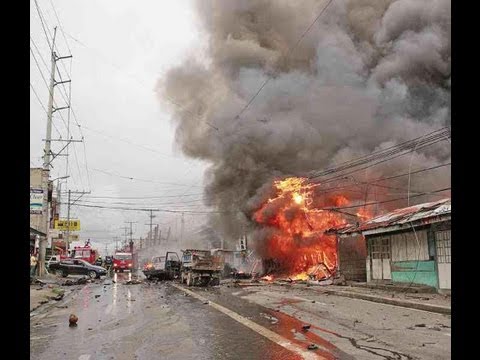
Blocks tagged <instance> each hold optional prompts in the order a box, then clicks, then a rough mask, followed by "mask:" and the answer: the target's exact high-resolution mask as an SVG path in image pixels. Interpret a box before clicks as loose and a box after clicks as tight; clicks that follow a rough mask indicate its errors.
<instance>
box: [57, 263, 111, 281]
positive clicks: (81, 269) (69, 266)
mask: <svg viewBox="0 0 480 360" xmlns="http://www.w3.org/2000/svg"><path fill="white" fill-rule="evenodd" d="M50 270H51V271H53V272H55V274H57V275H60V276H62V277H67V276H68V275H88V277H90V278H91V279H98V278H100V276H102V275H107V269H105V268H103V267H101V266H96V265H92V264H90V263H88V262H86V261H85V260H82V259H68V260H63V261H60V262H59V263H56V264H51V265H50Z"/></svg>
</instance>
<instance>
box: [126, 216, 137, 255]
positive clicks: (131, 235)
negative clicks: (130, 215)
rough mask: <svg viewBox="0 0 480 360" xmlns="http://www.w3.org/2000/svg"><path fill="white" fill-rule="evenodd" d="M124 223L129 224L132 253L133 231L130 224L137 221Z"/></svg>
mask: <svg viewBox="0 0 480 360" xmlns="http://www.w3.org/2000/svg"><path fill="white" fill-rule="evenodd" d="M125 223H126V224H130V243H129V245H130V251H132V253H133V231H132V224H135V223H137V222H136V221H125Z"/></svg>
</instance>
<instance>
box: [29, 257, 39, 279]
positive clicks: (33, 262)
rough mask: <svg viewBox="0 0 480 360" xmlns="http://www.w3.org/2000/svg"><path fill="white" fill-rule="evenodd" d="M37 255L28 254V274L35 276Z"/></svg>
mask: <svg viewBox="0 0 480 360" xmlns="http://www.w3.org/2000/svg"><path fill="white" fill-rule="evenodd" d="M37 264H38V261H37V256H36V254H33V253H32V255H31V256H30V276H35V274H36V273H37Z"/></svg>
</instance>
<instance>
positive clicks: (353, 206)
mask: <svg viewBox="0 0 480 360" xmlns="http://www.w3.org/2000/svg"><path fill="white" fill-rule="evenodd" d="M448 190H451V187H447V188H443V189H438V190H434V191H429V192H424V193H420V194H416V195H412V196H410V198H413V197H419V196H425V195H431V194H436V193H439V192H444V191H448ZM406 199H407V197H401V198H397V199H390V200H382V201H373V202H369V203H364V204H359V205H349V206H341V207H328V208H323V209H321V210H342V209H354V208H359V207H364V206H371V205H378V204H385V203H389V202H394V201H399V200H406Z"/></svg>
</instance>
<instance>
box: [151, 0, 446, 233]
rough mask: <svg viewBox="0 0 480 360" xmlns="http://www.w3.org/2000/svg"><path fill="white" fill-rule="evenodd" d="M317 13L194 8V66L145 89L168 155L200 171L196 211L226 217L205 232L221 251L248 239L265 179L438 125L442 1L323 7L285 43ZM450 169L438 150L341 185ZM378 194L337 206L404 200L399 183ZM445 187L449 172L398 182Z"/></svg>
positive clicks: (285, 2) (246, 1)
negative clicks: (158, 115)
mask: <svg viewBox="0 0 480 360" xmlns="http://www.w3.org/2000/svg"><path fill="white" fill-rule="evenodd" d="M326 4H327V1H326V0H315V1H314V0H304V1H290V0H270V1H261V0H255V1H254V0H232V1H225V0H209V1H207V0H199V1H198V2H197V9H198V16H199V19H200V20H201V21H200V22H201V24H202V27H203V29H204V30H205V31H206V32H207V34H208V41H209V42H208V44H209V46H208V53H207V56H206V60H205V59H204V60H203V61H200V60H198V59H197V58H193V57H192V58H190V59H187V60H186V61H185V62H184V63H183V64H181V65H179V66H177V67H175V68H173V69H171V70H170V71H169V72H168V74H167V75H166V77H165V78H163V79H161V81H160V82H159V84H158V94H159V97H160V99H161V100H162V101H164V102H165V104H166V105H167V104H168V105H169V107H170V109H171V112H172V114H173V118H174V121H175V123H176V124H177V128H176V142H177V144H178V146H179V147H180V148H181V150H182V151H183V152H184V153H185V154H186V155H188V156H191V157H194V158H200V159H204V160H207V161H209V162H210V163H211V166H210V168H209V169H208V171H207V172H206V174H205V181H206V190H205V191H206V194H207V198H208V205H211V206H213V207H214V208H215V209H218V210H221V211H225V212H231V213H227V214H222V215H218V216H216V217H213V218H212V219H211V225H212V226H214V227H215V228H216V229H218V230H219V231H220V232H221V233H222V234H223V236H225V238H226V239H227V240H236V239H237V238H238V236H239V235H240V234H241V233H242V232H243V231H246V230H248V228H249V226H251V215H252V212H253V211H254V210H255V209H257V208H258V206H259V205H260V204H261V202H262V201H264V200H265V199H266V198H268V195H269V192H270V191H271V185H272V180H273V179H274V178H279V177H285V176H302V175H303V176H305V175H306V174H308V173H309V172H310V171H313V170H321V169H324V168H326V167H329V166H333V165H335V164H339V163H342V162H344V161H347V160H350V159H353V158H357V157H359V156H361V155H365V154H369V153H371V152H372V151H374V150H378V149H380V148H384V147H387V146H391V145H394V144H398V143H401V142H403V141H406V140H409V139H412V138H415V137H418V136H421V135H423V134H426V133H428V132H430V131H433V130H436V129H438V128H441V127H443V126H446V125H449V123H450V39H451V36H450V27H451V26H450V19H451V18H450V1H449V0H423V1H418V0H397V1H391V0H353V1H347V0H333V2H332V3H331V4H330V6H329V7H328V8H327V9H326V11H325V12H324V13H323V14H322V16H321V17H320V18H319V20H318V21H317V22H316V23H315V25H314V26H313V27H312V28H311V30H310V31H309V32H308V33H307V34H306V35H305V36H304V37H303V38H302V39H301V41H300V42H298V40H299V38H300V37H301V35H302V33H304V31H305V30H306V29H307V28H308V26H309V25H310V24H311V23H312V22H313V20H314V19H315V17H316V16H317V15H318V14H319V12H320V11H321V9H322V8H323V7H324V6H325V5H326ZM297 42H298V44H297ZM292 49H293V50H292ZM269 77H271V80H270V81H269V82H268V84H267V85H266V86H265V88H264V89H263V90H262V91H261V92H260V93H259V95H258V96H257V97H256V99H255V100H254V101H253V102H252V103H251V104H250V106H249V107H248V108H247V110H246V111H244V112H243V113H242V114H241V116H240V117H236V116H237V114H238V113H239V112H240V111H241V110H242V108H243V107H244V106H245V105H246V104H247V103H248V101H249V100H250V99H251V97H252V96H253V95H254V94H255V93H256V92H257V90H258V89H259V87H260V86H261V85H262V83H263V82H264V81H265V80H266V79H267V78H269ZM167 98H169V99H174V100H175V102H176V103H178V104H182V108H180V107H178V106H173V105H172V104H171V103H169V102H168V101H167V100H166V99H167ZM449 160H450V143H449V142H448V141H444V142H441V143H438V144H436V145H434V146H431V147H427V148H425V149H422V150H420V151H417V152H416V153H415V154H414V155H413V157H411V156H410V155H407V156H403V157H400V158H398V159H397V160H395V161H392V162H388V163H386V164H384V165H383V166H375V167H372V168H369V169H368V170H366V171H362V172H359V173H356V174H354V176H355V179H356V180H357V181H365V180H368V179H373V178H376V177H380V176H384V175H392V174H397V173H402V172H408V169H409V167H410V165H411V168H412V169H418V168H423V167H429V166H433V165H435V164H441V163H445V162H448V161H449ZM320 180H321V179H320ZM382 184H384V185H386V184H389V185H392V186H394V187H396V188H399V189H400V190H393V189H390V190H387V189H385V188H377V187H375V186H372V187H371V188H369V189H368V191H366V189H365V186H363V187H359V188H353V189H354V190H356V191H351V190H349V192H348V191H346V192H344V194H345V195H346V196H347V197H349V198H350V199H352V200H360V199H361V200H362V201H364V200H365V198H367V199H368V200H369V201H370V200H371V201H373V200H374V199H376V200H381V199H392V198H393V199H394V198H395V197H403V196H405V195H406V194H405V192H406V191H403V192H402V189H406V187H407V178H406V177H404V178H399V179H396V180H395V182H392V183H382ZM449 185H450V168H449V167H443V168H440V169H437V170H432V171H429V172H424V173H420V174H418V175H413V176H412V178H411V191H414V192H424V191H432V190H436V189H439V188H442V187H448V186H449ZM350 189H352V188H350ZM447 195H448V193H442V194H440V196H423V197H416V198H414V199H412V200H411V201H410V204H414V203H418V202H420V201H422V202H423V201H433V200H435V199H440V198H441V197H442V196H447ZM385 205H386V206H387V205H388V206H394V205H398V206H405V205H406V202H405V201H403V202H401V203H398V204H391V203H389V204H385ZM238 210H240V211H241V212H240V213H239V212H238Z"/></svg>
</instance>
